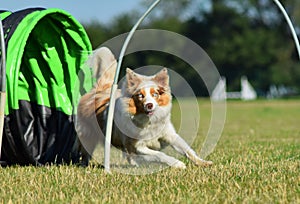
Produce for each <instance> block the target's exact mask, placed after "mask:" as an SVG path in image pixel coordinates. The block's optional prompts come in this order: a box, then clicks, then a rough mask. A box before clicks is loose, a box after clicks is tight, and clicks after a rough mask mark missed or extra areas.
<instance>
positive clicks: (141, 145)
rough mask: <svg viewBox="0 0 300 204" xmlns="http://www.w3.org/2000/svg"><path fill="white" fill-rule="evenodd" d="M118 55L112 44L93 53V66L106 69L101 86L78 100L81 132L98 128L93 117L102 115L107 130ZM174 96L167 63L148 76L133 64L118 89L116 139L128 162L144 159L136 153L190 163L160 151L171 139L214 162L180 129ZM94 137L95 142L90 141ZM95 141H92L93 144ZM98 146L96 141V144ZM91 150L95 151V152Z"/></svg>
mask: <svg viewBox="0 0 300 204" xmlns="http://www.w3.org/2000/svg"><path fill="white" fill-rule="evenodd" d="M116 64H117V63H116V60H115V58H114V56H113V54H112V53H111V51H110V50H109V49H108V48H100V49H98V50H97V51H96V52H95V53H94V55H93V57H92V66H94V69H96V72H97V73H98V75H100V77H99V79H98V82H97V84H96V86H95V87H94V88H93V89H92V90H91V91H90V92H88V93H87V94H85V95H84V96H82V98H81V100H80V102H79V105H78V121H79V123H78V124H79V127H78V135H79V138H80V140H88V138H89V134H95V132H93V129H94V128H93V127H91V126H92V125H93V123H92V122H90V121H89V118H92V116H93V115H96V117H95V116H94V117H95V118H96V119H97V125H99V127H100V128H101V130H102V132H105V126H106V117H107V108H108V103H109V97H110V91H111V86H112V84H113V79H114V75H115V71H116ZM171 107H172V96H171V91H170V86H169V75H168V71H167V69H166V68H164V69H162V70H161V71H160V72H158V73H157V74H155V75H153V76H145V75H141V74H138V73H136V72H134V71H133V70H131V69H129V68H127V70H126V77H125V80H124V82H123V86H122V88H121V89H120V90H118V93H117V99H116V105H115V113H114V126H113V131H112V132H113V134H112V145H113V146H115V147H117V148H120V149H121V150H122V151H123V152H124V153H125V155H126V158H127V160H128V162H129V163H130V164H132V165H138V163H139V162H138V160H136V159H135V158H136V156H138V157H139V158H142V160H143V161H147V162H161V163H166V164H168V165H169V166H172V167H175V168H182V169H184V168H186V165H185V164H184V163H183V162H181V161H179V160H178V159H176V158H174V157H171V156H168V155H167V154H165V153H164V152H161V151H159V150H160V149H161V148H162V147H164V146H166V145H171V146H172V147H173V148H174V149H175V150H177V151H178V152H179V153H181V154H183V155H185V156H186V157H187V158H188V159H190V160H191V161H192V162H193V163H194V164H196V165H199V166H209V165H211V164H212V162H211V161H205V160H203V159H201V158H199V157H198V156H197V154H196V153H195V151H194V150H193V149H192V148H191V147H190V146H189V145H188V144H187V143H186V142H185V141H184V140H183V139H182V138H181V137H180V136H179V135H178V134H177V133H176V131H175V129H174V127H173V124H172V123H171ZM88 143H89V142H88ZM93 144H95V142H94V141H90V146H93ZM82 149H83V151H82V153H83V157H82V158H83V163H84V164H85V165H87V164H88V160H89V159H90V156H89V154H88V152H87V151H84V148H82ZM92 150H93V147H92ZM90 153H91V152H90Z"/></svg>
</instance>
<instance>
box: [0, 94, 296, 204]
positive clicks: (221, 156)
mask: <svg viewBox="0 0 300 204" xmlns="http://www.w3.org/2000/svg"><path fill="white" fill-rule="evenodd" d="M199 104H200V110H201V127H200V130H199V135H198V137H197V138H196V140H195V141H194V143H193V145H192V146H193V148H194V149H195V150H196V151H197V152H200V149H201V145H202V141H203V139H202V138H203V135H204V134H205V133H206V132H207V129H208V128H207V126H208V124H209V120H210V118H209V117H210V105H209V101H206V100H204V99H200V103H199ZM175 106H176V105H175ZM173 115H174V116H175V115H176V113H174V114H173ZM172 118H173V119H176V117H172ZM299 121H300V101H298V100H289V101H255V102H240V101H230V102H228V103H227V120H226V124H225V129H224V132H223V135H222V137H221V138H220V140H219V143H218V145H217V147H216V149H215V151H214V152H213V153H212V154H211V155H209V158H208V159H211V160H213V161H214V165H213V166H212V167H210V168H200V167H196V166H194V165H193V164H192V163H190V162H189V161H187V160H185V162H186V163H187V164H188V165H187V166H188V167H187V169H186V170H176V169H171V168H167V169H164V170H162V171H159V172H156V173H153V174H148V175H141V176H135V175H127V174H122V173H119V172H117V171H115V172H113V173H112V174H106V173H105V172H104V171H103V169H101V168H99V167H98V166H89V167H87V168H82V167H77V166H45V167H19V166H13V167H6V168H1V169H0V186H1V187H0V202H3V203H9V202H10V201H12V203H19V202H21V203H49V202H51V203H84V202H85V203H90V202H95V203H174V202H175V203H300V126H299ZM175 123H178V121H175Z"/></svg>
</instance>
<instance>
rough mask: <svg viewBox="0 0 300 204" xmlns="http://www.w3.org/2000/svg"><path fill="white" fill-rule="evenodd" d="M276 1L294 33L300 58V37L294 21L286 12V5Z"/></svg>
mask: <svg viewBox="0 0 300 204" xmlns="http://www.w3.org/2000/svg"><path fill="white" fill-rule="evenodd" d="M273 1H274V3H275V4H276V5H277V6H278V7H279V9H280V11H281V12H282V13H283V15H284V17H285V19H286V21H287V23H288V24H289V27H290V29H291V32H292V35H293V38H294V41H295V45H296V48H297V51H298V57H299V59H300V45H299V39H298V36H297V33H296V31H295V28H294V26H293V24H292V21H291V19H290V18H289V15H288V14H287V13H286V10H285V9H284V7H283V6H282V4H281V3H280V1H279V0H273Z"/></svg>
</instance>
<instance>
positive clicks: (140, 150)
mask: <svg viewBox="0 0 300 204" xmlns="http://www.w3.org/2000/svg"><path fill="white" fill-rule="evenodd" d="M136 152H137V154H138V155H139V156H140V157H141V158H143V159H144V160H146V161H149V162H161V163H166V164H168V165H169V166H171V167H175V168H180V169H185V168H186V165H185V164H184V163H183V162H181V161H179V160H177V159H175V158H174V157H171V156H168V155H166V154H165V153H163V152H160V151H156V150H152V149H150V148H148V147H145V146H143V147H137V149H136Z"/></svg>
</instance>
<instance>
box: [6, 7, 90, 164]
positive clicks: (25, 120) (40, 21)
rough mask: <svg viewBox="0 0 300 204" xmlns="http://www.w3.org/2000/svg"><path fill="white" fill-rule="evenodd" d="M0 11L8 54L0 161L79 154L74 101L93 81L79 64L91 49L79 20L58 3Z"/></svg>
mask: <svg viewBox="0 0 300 204" xmlns="http://www.w3.org/2000/svg"><path fill="white" fill-rule="evenodd" d="M0 15H1V19H2V23H3V31H4V37H5V46H6V56H7V58H6V106H5V116H4V130H3V139H2V141H3V142H2V151H1V161H5V162H6V163H7V164H8V165H11V164H18V165H43V164H48V163H49V164H60V163H70V162H71V161H72V160H76V159H78V158H77V157H78V155H77V154H76V152H77V149H76V145H75V140H76V131H75V127H74V124H75V122H76V119H75V118H76V117H75V116H76V108H74V107H75V106H74V104H75V103H76V100H77V99H78V97H79V96H80V95H81V94H83V93H84V92H85V91H86V90H88V89H90V88H91V86H92V82H91V73H90V69H86V68H83V67H84V66H83V65H84V62H85V61H86V59H87V57H88V54H87V53H89V52H90V51H91V50H92V47H91V43H90V41H89V38H88V36H87V34H86V32H85V30H84V28H83V26H82V25H81V24H80V23H79V22H78V21H76V19H74V17H72V16H71V15H70V14H69V13H67V12H65V11H63V10H59V9H43V8H29V9H24V10H20V11H17V12H10V11H0ZM78 74H80V75H81V82H80V85H78Z"/></svg>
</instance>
